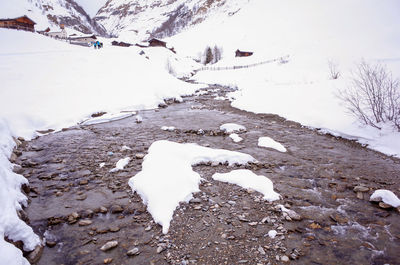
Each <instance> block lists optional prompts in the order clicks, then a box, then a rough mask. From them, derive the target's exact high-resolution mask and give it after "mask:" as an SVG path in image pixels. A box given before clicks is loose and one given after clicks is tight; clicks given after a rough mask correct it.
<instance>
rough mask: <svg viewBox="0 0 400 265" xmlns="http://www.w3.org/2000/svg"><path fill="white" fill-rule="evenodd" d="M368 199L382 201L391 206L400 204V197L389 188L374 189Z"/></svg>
mask: <svg viewBox="0 0 400 265" xmlns="http://www.w3.org/2000/svg"><path fill="white" fill-rule="evenodd" d="M369 200H370V201H383V202H384V203H386V204H389V205H391V206H393V207H395V208H396V207H399V206H400V199H399V198H398V197H397V196H396V195H395V194H394V193H393V192H392V191H390V190H376V191H374V193H372V195H371V197H370V198H369Z"/></svg>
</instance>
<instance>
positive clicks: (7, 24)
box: [0, 16, 36, 32]
mask: <svg viewBox="0 0 400 265" xmlns="http://www.w3.org/2000/svg"><path fill="white" fill-rule="evenodd" d="M35 24H36V23H35V22H34V21H33V20H32V19H30V18H29V17H27V16H22V17H17V18H6V19H0V28H8V29H18V30H26V31H32V32H35Z"/></svg>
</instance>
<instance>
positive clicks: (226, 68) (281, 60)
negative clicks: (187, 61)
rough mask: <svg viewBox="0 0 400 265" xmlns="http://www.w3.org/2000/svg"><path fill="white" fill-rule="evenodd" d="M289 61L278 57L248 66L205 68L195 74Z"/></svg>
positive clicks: (197, 70)
mask: <svg viewBox="0 0 400 265" xmlns="http://www.w3.org/2000/svg"><path fill="white" fill-rule="evenodd" d="M288 59H289V55H286V56H283V57H278V58H275V59H271V60H266V61H262V62H259V63H253V64H247V65H235V66H204V67H202V68H200V69H196V70H195V72H196V73H197V72H200V71H222V70H236V69H243V68H250V67H256V66H259V65H263V64H268V63H273V62H278V61H280V62H287V60H288Z"/></svg>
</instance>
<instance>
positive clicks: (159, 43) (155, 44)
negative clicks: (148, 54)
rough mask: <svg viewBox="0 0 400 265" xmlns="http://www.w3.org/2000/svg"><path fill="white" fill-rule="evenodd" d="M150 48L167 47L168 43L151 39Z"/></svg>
mask: <svg viewBox="0 0 400 265" xmlns="http://www.w3.org/2000/svg"><path fill="white" fill-rule="evenodd" d="M149 47H165V48H166V47H167V43H166V42H165V41H161V40H157V39H151V40H149Z"/></svg>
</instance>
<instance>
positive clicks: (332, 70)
mask: <svg viewBox="0 0 400 265" xmlns="http://www.w3.org/2000/svg"><path fill="white" fill-rule="evenodd" d="M328 69H329V77H330V78H331V79H334V80H335V79H338V78H339V77H340V72H339V65H338V64H337V63H335V62H333V61H332V60H329V61H328Z"/></svg>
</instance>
